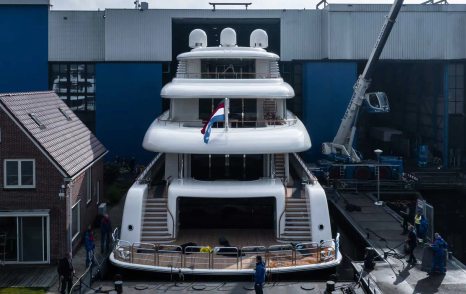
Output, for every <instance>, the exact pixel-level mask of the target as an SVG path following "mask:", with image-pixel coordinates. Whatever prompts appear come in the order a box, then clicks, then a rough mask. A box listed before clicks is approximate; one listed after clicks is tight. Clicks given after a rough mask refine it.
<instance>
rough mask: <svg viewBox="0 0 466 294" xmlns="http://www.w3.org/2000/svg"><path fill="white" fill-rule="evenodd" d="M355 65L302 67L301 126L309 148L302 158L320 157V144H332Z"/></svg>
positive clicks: (348, 95)
mask: <svg viewBox="0 0 466 294" xmlns="http://www.w3.org/2000/svg"><path fill="white" fill-rule="evenodd" d="M356 78H357V63H356V62H307V63H304V64H303V107H304V109H303V123H304V124H305V125H306V128H307V130H308V132H309V135H310V136H311V142H312V148H311V150H310V151H308V152H307V153H306V155H305V157H306V159H307V160H310V161H315V160H317V159H319V158H320V157H321V144H322V143H323V142H327V141H332V140H333V137H334V136H335V134H336V132H337V130H338V127H339V125H340V122H341V118H342V117H343V114H344V112H345V110H346V107H347V105H348V103H349V99H350V98H351V94H352V92H353V85H354V83H355V82H356Z"/></svg>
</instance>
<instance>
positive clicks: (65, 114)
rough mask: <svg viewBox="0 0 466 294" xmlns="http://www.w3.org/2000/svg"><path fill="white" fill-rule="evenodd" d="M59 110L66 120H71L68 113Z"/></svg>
mask: <svg viewBox="0 0 466 294" xmlns="http://www.w3.org/2000/svg"><path fill="white" fill-rule="evenodd" d="M58 110H60V112H61V114H63V116H64V117H65V118H66V120H68V121H70V120H71V116H69V114H68V113H66V111H65V110H64V109H63V108H61V107H58Z"/></svg>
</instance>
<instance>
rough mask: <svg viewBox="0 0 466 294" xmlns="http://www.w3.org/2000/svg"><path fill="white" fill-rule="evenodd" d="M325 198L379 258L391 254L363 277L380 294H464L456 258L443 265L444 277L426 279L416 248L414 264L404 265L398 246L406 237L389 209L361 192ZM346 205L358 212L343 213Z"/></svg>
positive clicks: (464, 277)
mask: <svg viewBox="0 0 466 294" xmlns="http://www.w3.org/2000/svg"><path fill="white" fill-rule="evenodd" d="M328 195H329V199H330V201H331V202H332V203H333V204H334V205H335V207H336V208H337V210H338V211H339V212H340V213H341V214H342V215H343V216H344V217H345V218H346V219H347V221H348V222H349V223H350V224H351V225H352V226H353V228H354V229H355V230H356V231H357V232H358V233H359V234H360V235H361V236H362V237H363V238H365V239H366V241H367V242H368V243H369V244H370V246H372V247H374V248H376V250H377V251H378V252H379V254H380V255H382V256H383V252H390V253H393V255H392V256H389V257H388V258H387V259H386V260H385V261H382V262H378V263H377V264H376V267H375V269H374V270H373V271H371V272H370V273H368V274H367V275H368V276H369V277H370V279H371V282H372V283H373V282H375V283H376V285H377V286H378V288H379V290H381V291H382V292H383V293H401V294H403V293H409V294H412V293H465V292H466V270H465V267H464V265H463V264H461V263H460V262H459V261H457V260H456V259H453V260H449V261H448V262H447V273H446V275H432V276H429V275H427V272H426V271H425V269H422V266H421V264H420V262H421V261H422V257H423V253H424V247H423V246H418V247H417V248H416V250H415V252H414V253H415V256H416V258H417V259H418V264H417V265H415V266H410V265H408V264H407V263H406V261H405V258H403V257H404V252H403V246H400V245H402V244H404V241H405V240H406V235H401V234H400V233H401V231H402V228H401V226H400V220H399V219H398V217H397V216H396V215H395V214H394V212H393V211H392V210H391V209H389V208H387V207H385V206H376V205H374V200H375V199H374V198H372V197H371V196H369V195H367V194H364V193H343V194H341V197H338V196H337V195H336V194H333V195H332V194H331V193H328ZM347 203H350V204H353V205H357V206H359V207H360V208H361V211H351V212H350V211H347V210H346V209H345V207H346V204H347ZM342 246H344V244H342ZM426 250H427V249H426ZM427 254H429V253H427ZM353 265H354V266H355V267H356V269H357V270H358V271H360V270H361V268H362V263H360V262H355V263H353ZM427 267H429V266H427ZM366 282H367V278H366ZM378 293H380V291H378Z"/></svg>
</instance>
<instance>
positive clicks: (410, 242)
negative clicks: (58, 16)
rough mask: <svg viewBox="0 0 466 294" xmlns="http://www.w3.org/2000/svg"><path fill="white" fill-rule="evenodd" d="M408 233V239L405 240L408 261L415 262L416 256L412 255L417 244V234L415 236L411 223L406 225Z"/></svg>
mask: <svg viewBox="0 0 466 294" xmlns="http://www.w3.org/2000/svg"><path fill="white" fill-rule="evenodd" d="M408 230H409V233H408V239H407V240H406V244H407V249H408V254H409V258H408V260H407V261H408V263H410V264H413V265H415V264H417V260H416V256H414V249H415V248H416V246H417V236H416V231H415V230H414V227H413V226H412V225H409V227H408Z"/></svg>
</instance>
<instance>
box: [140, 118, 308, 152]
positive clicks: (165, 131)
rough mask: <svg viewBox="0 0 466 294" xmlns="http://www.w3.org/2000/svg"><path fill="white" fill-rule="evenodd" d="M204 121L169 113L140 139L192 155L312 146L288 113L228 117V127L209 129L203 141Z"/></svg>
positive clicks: (151, 145) (154, 147)
mask: <svg viewBox="0 0 466 294" xmlns="http://www.w3.org/2000/svg"><path fill="white" fill-rule="evenodd" d="M202 127H203V122H202V121H201V120H195V121H179V120H177V121H173V120H170V119H169V114H168V112H165V113H164V114H162V115H161V116H160V117H158V118H157V119H156V120H155V121H154V122H153V123H152V124H151V126H150V127H149V129H148V130H147V132H146V135H145V137H144V141H143V147H144V148H145V149H146V150H149V151H154V152H167V153H191V154H272V153H291V152H301V151H305V150H307V149H309V148H310V147H311V140H310V138H309V134H308V133H307V130H306V128H305V126H304V125H303V123H302V122H301V121H300V120H299V119H298V118H297V117H296V116H295V115H293V114H292V113H291V112H287V116H286V118H284V119H274V120H256V121H244V120H230V122H229V125H228V128H225V127H224V126H222V125H220V127H219V126H215V125H214V127H213V128H212V131H211V135H210V140H209V142H208V143H207V144H206V143H204V140H203V134H202V133H201V129H202Z"/></svg>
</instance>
